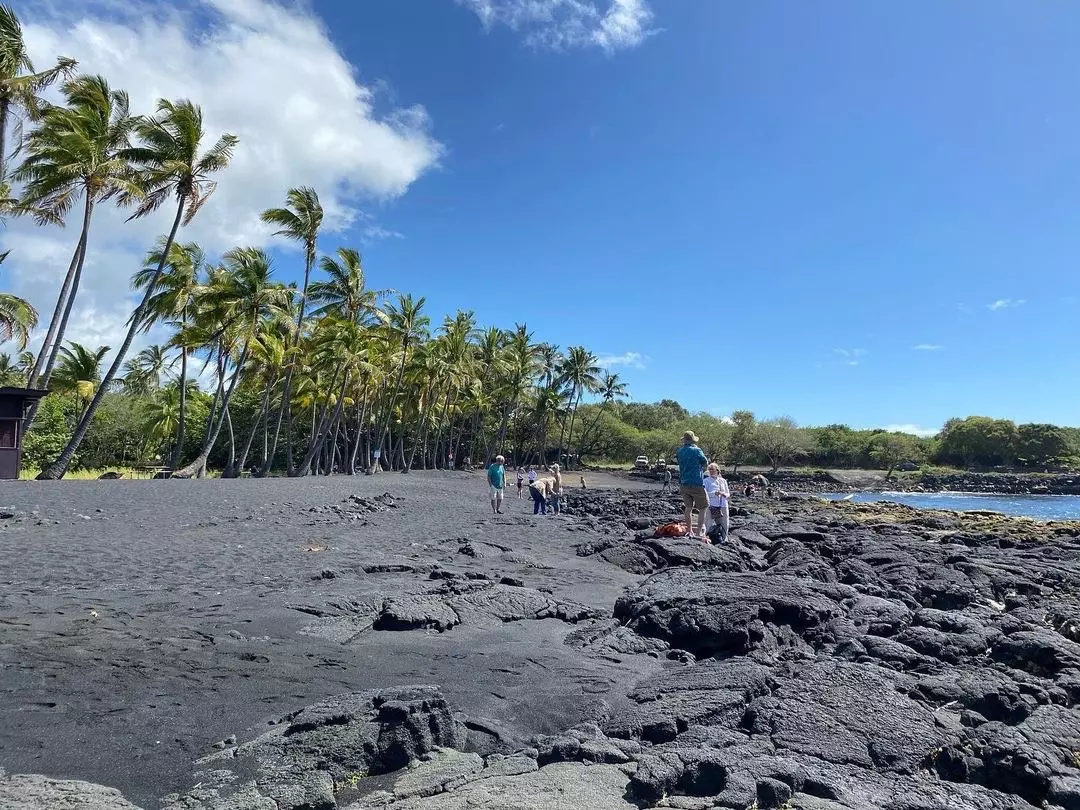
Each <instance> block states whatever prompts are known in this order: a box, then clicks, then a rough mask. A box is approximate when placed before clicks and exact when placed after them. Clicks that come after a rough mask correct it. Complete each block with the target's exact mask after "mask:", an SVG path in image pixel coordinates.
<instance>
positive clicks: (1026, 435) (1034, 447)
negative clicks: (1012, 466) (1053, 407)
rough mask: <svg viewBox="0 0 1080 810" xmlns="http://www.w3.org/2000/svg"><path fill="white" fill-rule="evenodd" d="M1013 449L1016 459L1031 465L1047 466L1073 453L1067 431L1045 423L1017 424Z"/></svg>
mask: <svg viewBox="0 0 1080 810" xmlns="http://www.w3.org/2000/svg"><path fill="white" fill-rule="evenodd" d="M1015 450H1016V458H1017V460H1018V461H1019V462H1020V463H1021V464H1025V465H1027V466H1031V467H1048V466H1050V465H1052V464H1057V463H1059V462H1061V461H1062V460H1063V459H1065V458H1067V457H1069V456H1071V455H1072V453H1073V450H1072V446H1071V444H1070V443H1069V435H1068V433H1066V432H1065V431H1064V430H1063V429H1061V428H1059V427H1058V426H1057V425H1045V424H1024V425H1017V428H1016V445H1015Z"/></svg>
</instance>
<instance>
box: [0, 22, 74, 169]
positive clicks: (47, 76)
mask: <svg viewBox="0 0 1080 810" xmlns="http://www.w3.org/2000/svg"><path fill="white" fill-rule="evenodd" d="M75 64H76V63H75V60H74V59H68V58H66V57H63V56H61V57H57V60H56V65H55V66H53V67H51V68H49V69H48V70H42V71H40V72H35V71H34V65H33V63H32V62H31V61H30V54H29V53H28V52H27V50H26V42H25V41H24V40H23V31H22V25H21V24H20V23H19V18H18V17H16V16H15V12H14V11H12V10H11V7H10V6H8V5H6V4H0V182H2V181H3V180H4V179H5V178H7V161H8V154H7V142H8V126H9V124H10V122H11V118H12V116H13V115H14V116H15V117H16V119H17V118H19V117H20V116H25V117H27V118H30V119H36V118H37V117H38V116H39V115H40V113H41V110H42V107H43V106H44V102H43V101H42V100H41V98H40V97H39V94H40V93H41V92H42V91H43V90H45V89H46V88H48V87H49V85H51V84H52V83H53V82H55V81H56V80H57V79H60V78H64V77H67V76H68V75H69V74H70V73H71V72H72V71H73V70H74V69H75ZM17 137H18V136H16V138H17Z"/></svg>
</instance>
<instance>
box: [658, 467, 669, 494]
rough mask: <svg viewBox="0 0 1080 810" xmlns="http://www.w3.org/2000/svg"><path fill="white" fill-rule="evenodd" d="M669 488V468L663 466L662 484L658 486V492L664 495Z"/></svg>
mask: <svg viewBox="0 0 1080 810" xmlns="http://www.w3.org/2000/svg"><path fill="white" fill-rule="evenodd" d="M669 489H671V470H669V469H668V468H667V467H664V486H662V487H661V488H660V492H661V493H662V494H664V495H666V494H667V492H668V490H669Z"/></svg>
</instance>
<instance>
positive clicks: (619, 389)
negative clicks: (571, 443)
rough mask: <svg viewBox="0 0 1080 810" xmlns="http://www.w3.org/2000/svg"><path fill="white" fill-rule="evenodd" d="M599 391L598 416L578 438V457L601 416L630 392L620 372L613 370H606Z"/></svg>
mask: <svg viewBox="0 0 1080 810" xmlns="http://www.w3.org/2000/svg"><path fill="white" fill-rule="evenodd" d="M597 393H599V394H600V396H601V400H602V401H601V403H600V407H599V408H597V410H596V416H595V418H593V421H592V424H591V425H589V426H588V427H587V428H586V429H585V430H584V431H583V432H582V434H581V438H580V439H579V440H578V458H581V453H582V449H583V448H584V447H585V439H586V438H587V437H588V436H589V434H590V433H591V432H592V431H593V430H595V429H596V426H597V424H599V422H600V417H602V416H603V415H604V411H606V410H607V409H608V408H609V407H610V406H611V405H613V404H614V403H615V401H616V400H619V399H626V397H627V396H629V394H628V393H627V390H626V383H624V382H623V381H622V380H621V379H620V378H619V375H618V374H615V373H612V372H606V373H605V374H604V376H603V378H602V379H601V380H600V385H599V388H598V390H597Z"/></svg>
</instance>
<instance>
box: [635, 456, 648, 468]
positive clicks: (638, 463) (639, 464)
mask: <svg viewBox="0 0 1080 810" xmlns="http://www.w3.org/2000/svg"><path fill="white" fill-rule="evenodd" d="M634 469H635V470H647V469H649V457H648V456H638V457H637V458H636V459H634Z"/></svg>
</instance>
